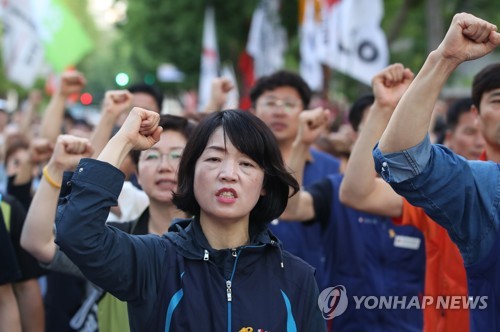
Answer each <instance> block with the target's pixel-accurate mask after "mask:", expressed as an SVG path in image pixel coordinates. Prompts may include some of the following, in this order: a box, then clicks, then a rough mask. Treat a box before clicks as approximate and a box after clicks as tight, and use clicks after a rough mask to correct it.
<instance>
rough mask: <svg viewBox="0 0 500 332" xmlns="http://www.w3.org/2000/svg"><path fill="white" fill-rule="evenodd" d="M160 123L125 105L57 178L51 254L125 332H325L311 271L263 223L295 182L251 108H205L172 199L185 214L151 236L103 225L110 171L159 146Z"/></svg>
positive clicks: (116, 178)
mask: <svg viewBox="0 0 500 332" xmlns="http://www.w3.org/2000/svg"><path fill="white" fill-rule="evenodd" d="M158 121H159V115H158V114H157V113H155V112H151V111H147V110H144V109H140V108H134V109H133V110H132V111H131V113H130V114H129V116H128V118H127V120H126V121H125V122H124V124H123V126H122V128H121V129H120V130H119V131H118V133H117V134H116V135H115V136H114V137H113V138H112V139H111V140H110V142H109V143H108V144H107V145H106V147H105V148H104V150H103V151H102V152H101V154H100V155H99V157H98V159H97V160H93V159H82V160H81V162H80V164H79V165H78V166H77V167H76V170H75V172H74V173H73V174H72V176H71V178H69V179H68V181H65V186H64V188H63V189H62V193H61V198H60V205H59V207H58V215H57V218H56V229H57V234H56V243H57V244H58V245H59V246H60V248H61V250H62V251H63V252H64V253H65V254H66V255H67V256H68V257H69V258H70V259H71V260H72V261H73V262H74V263H75V264H76V265H77V266H78V267H79V268H80V269H81V270H82V272H83V273H84V274H85V276H87V277H88V278H89V280H91V281H92V282H94V283H95V284H96V285H98V286H100V287H102V288H103V289H105V290H106V291H108V292H110V293H111V294H113V295H114V296H116V297H118V298H119V299H121V300H123V301H127V302H128V309H129V320H130V326H131V330H132V331H160V330H161V331H177V330H181V329H182V330H186V331H196V330H199V329H200V328H202V329H203V330H205V331H222V330H227V331H240V330H241V329H243V328H248V327H251V328H252V329H254V330H258V329H262V330H266V331H289V332H291V331H324V330H325V323H324V321H323V319H322V317H321V312H320V311H319V308H318V307H317V300H318V288H317V285H316V282H315V280H314V273H313V271H314V270H313V268H312V267H310V266H308V265H307V264H305V263H304V262H303V261H302V260H300V259H298V258H296V257H294V256H292V255H290V254H289V253H287V252H286V251H284V250H282V248H281V245H280V243H279V241H278V239H277V238H275V237H274V236H273V235H272V233H270V232H269V230H268V228H267V226H268V224H269V223H270V222H271V220H273V219H275V218H277V217H278V216H279V215H280V214H281V213H282V212H283V210H284V209H285V207H286V204H287V202H288V196H289V194H290V191H291V192H296V191H297V190H298V184H297V182H296V181H295V180H294V178H293V177H292V176H291V175H290V174H289V173H288V172H287V171H286V169H285V166H284V164H283V161H282V159H281V155H280V153H279V150H278V146H277V144H276V141H275V139H274V137H273V135H272V133H271V132H270V131H269V129H268V128H267V127H266V125H265V124H264V123H263V122H262V121H260V120H259V119H258V118H256V117H254V116H253V115H251V114H249V113H246V112H242V111H235V110H233V111H224V112H220V113H214V114H212V115H210V116H208V117H207V118H206V119H205V120H204V121H203V122H202V123H200V124H199V125H198V127H197V129H196V131H195V132H194V133H193V137H192V139H191V140H189V141H188V143H187V145H186V148H185V150H184V153H183V155H182V158H181V161H180V165H179V173H178V188H177V191H176V192H175V194H174V198H173V202H174V204H176V206H177V207H178V208H180V209H181V210H184V211H186V212H187V213H189V214H190V215H192V216H193V217H192V218H188V219H181V220H177V221H176V222H175V223H174V224H173V225H172V226H171V229H170V231H169V232H168V233H166V234H164V235H163V236H161V237H160V236H157V235H145V236H131V235H128V234H126V233H124V232H121V231H119V230H117V229H114V228H111V227H107V226H106V225H105V220H106V216H107V214H108V212H109V208H110V206H112V205H113V204H115V203H116V197H117V196H118V193H119V190H120V187H121V184H122V183H123V175H122V174H121V173H120V171H119V170H118V169H117V167H118V166H119V165H120V164H121V161H122V160H123V158H124V157H125V156H126V155H127V154H128V152H129V151H130V150H131V149H142V150H143V149H149V148H151V146H153V145H154V144H155V143H156V142H157V141H158V140H159V137H160V133H161V130H162V129H161V127H159V126H158ZM139 172H140V171H139Z"/></svg>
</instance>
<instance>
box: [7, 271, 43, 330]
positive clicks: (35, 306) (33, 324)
mask: <svg viewBox="0 0 500 332" xmlns="http://www.w3.org/2000/svg"><path fill="white" fill-rule="evenodd" d="M14 291H15V293H16V297H17V301H18V304H19V311H20V316H21V325H22V329H23V331H33V332H37V331H40V332H43V331H44V329H45V316H44V308H43V302H42V294H41V291H40V286H39V285H38V281H37V280H36V279H30V280H26V281H23V282H19V283H15V284H14Z"/></svg>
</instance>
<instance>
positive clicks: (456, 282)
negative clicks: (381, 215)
mask: <svg viewBox="0 0 500 332" xmlns="http://www.w3.org/2000/svg"><path fill="white" fill-rule="evenodd" d="M395 222H396V223H397V224H400V225H411V226H414V227H416V228H418V229H419V230H420V231H421V232H422V233H423V234H424V238H425V251H426V266H425V295H426V296H432V297H433V299H434V304H433V305H430V306H426V307H425V309H424V331H426V332H431V331H439V332H445V331H449V332H456V331H469V329H470V328H469V326H470V325H469V310H468V309H446V310H444V309H442V308H437V307H436V303H437V296H443V295H458V296H467V277H466V274H465V268H464V261H463V259H462V256H461V255H460V252H459V250H458V248H457V246H456V245H455V244H454V243H453V242H452V241H451V239H450V237H449V235H448V232H447V231H446V230H445V229H444V228H443V227H441V226H440V225H439V224H437V223H436V222H434V221H433V220H432V219H431V218H429V217H428V216H427V215H426V214H425V211H424V210H423V209H421V208H417V207H415V206H413V205H411V204H410V203H408V201H406V200H403V213H402V215H401V217H400V218H397V219H395Z"/></svg>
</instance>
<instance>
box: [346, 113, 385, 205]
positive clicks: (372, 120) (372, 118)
mask: <svg viewBox="0 0 500 332" xmlns="http://www.w3.org/2000/svg"><path fill="white" fill-rule="evenodd" d="M378 108H380V106H378V105H377V104H374V105H373V106H372V107H371V109H370V113H369V114H368V117H367V119H366V120H365V126H364V127H363V130H362V131H361V133H360V135H359V137H358V139H357V141H356V144H355V145H354V148H353V150H352V152H351V155H350V157H349V162H348V164H347V168H346V172H345V175H344V179H343V180H342V184H341V186H340V198H341V200H342V201H343V202H344V203H355V202H358V201H359V200H362V199H364V198H365V197H366V196H368V195H369V194H370V193H371V192H373V191H374V188H375V178H376V172H375V167H374V162H373V158H372V149H373V146H374V145H375V144H376V143H377V141H378V140H379V139H380V137H381V136H382V133H383V132H384V129H385V128H386V126H387V123H388V122H389V119H390V113H388V112H385V113H384V112H382V111H381V110H380V109H378Z"/></svg>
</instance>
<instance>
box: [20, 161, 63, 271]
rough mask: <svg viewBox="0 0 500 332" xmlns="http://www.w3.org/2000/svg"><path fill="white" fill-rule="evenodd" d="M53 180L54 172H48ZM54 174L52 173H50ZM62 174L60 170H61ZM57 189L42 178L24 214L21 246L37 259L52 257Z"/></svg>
mask: <svg viewBox="0 0 500 332" xmlns="http://www.w3.org/2000/svg"><path fill="white" fill-rule="evenodd" d="M49 174H51V176H52V177H54V180H55V181H59V182H60V179H61V176H58V178H59V180H57V179H56V175H55V174H57V173H56V172H53V171H52V172H49ZM52 174H54V175H52ZM61 175H62V171H61ZM58 197H59V189H57V188H55V187H53V186H51V185H50V184H49V183H48V182H47V181H46V180H45V178H42V181H41V182H40V186H39V187H38V190H37V191H36V193H35V195H34V197H33V201H32V202H31V205H30V208H29V210H28V213H27V215H26V221H25V223H24V227H23V231H22V233H21V246H22V247H23V248H24V249H25V250H27V251H28V252H29V253H30V254H32V255H33V256H34V257H35V258H36V259H37V260H39V261H41V262H44V263H49V262H51V261H52V259H53V258H54V254H55V251H56V245H55V243H54V222H55V217H56V209H57V200H58Z"/></svg>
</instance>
